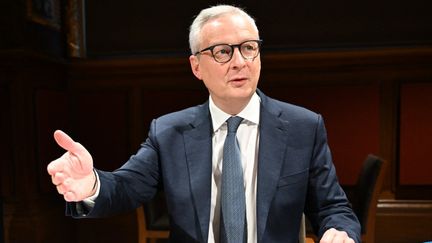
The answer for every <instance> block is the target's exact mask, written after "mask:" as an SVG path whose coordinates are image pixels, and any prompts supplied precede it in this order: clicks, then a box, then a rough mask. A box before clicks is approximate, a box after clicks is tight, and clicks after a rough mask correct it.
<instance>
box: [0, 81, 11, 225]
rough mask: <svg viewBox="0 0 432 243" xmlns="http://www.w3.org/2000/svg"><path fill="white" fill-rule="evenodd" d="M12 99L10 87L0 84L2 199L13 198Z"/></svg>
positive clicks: (0, 186)
mask: <svg viewBox="0 0 432 243" xmlns="http://www.w3.org/2000/svg"><path fill="white" fill-rule="evenodd" d="M10 98H11V97H10V93H9V85H7V84H0V133H1V136H0V156H1V159H0V176H1V177H0V197H7V196H11V194H12V193H13V187H14V184H13V181H14V180H13V177H12V175H13V170H14V168H13V164H14V163H13V149H12V146H13V145H12V143H11V141H12V135H13V134H12V121H11V120H10V117H11V110H10V109H11V104H10ZM0 207H2V206H1V205H0ZM0 216H1V215H0Z"/></svg>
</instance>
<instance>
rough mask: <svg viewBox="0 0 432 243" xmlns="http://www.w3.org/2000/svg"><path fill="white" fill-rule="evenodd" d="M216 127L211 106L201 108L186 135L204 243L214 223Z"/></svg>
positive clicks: (185, 139)
mask: <svg viewBox="0 0 432 243" xmlns="http://www.w3.org/2000/svg"><path fill="white" fill-rule="evenodd" d="M211 134H212V125H211V119H210V113H209V110H208V103H205V104H204V105H203V106H202V107H200V108H199V110H198V112H197V117H196V119H195V120H194V121H193V122H192V123H191V129H189V130H186V131H185V132H184V133H183V136H184V144H185V150H186V160H187V164H188V169H189V179H190V187H191V190H192V203H193V205H194V206H195V213H196V215H197V216H198V220H199V222H193V223H195V224H196V223H199V226H200V227H199V228H200V229H201V232H197V233H201V239H199V240H200V241H202V242H207V238H208V227H209V221H210V203H211V190H210V188H211V172H212V140H211Z"/></svg>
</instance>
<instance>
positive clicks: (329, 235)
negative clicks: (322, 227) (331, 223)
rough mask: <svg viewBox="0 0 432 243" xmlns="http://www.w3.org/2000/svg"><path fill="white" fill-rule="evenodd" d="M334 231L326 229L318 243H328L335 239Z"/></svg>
mask: <svg viewBox="0 0 432 243" xmlns="http://www.w3.org/2000/svg"><path fill="white" fill-rule="evenodd" d="M335 233H336V230H335V229H334V228H331V229H328V230H327V231H326V232H325V233H324V235H323V236H322V237H321V240H320V243H330V242H332V241H333V238H334V237H335Z"/></svg>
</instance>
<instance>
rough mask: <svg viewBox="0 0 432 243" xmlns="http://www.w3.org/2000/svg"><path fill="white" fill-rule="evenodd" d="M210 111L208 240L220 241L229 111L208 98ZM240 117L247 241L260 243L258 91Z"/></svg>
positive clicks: (239, 139) (213, 242)
mask: <svg viewBox="0 0 432 243" xmlns="http://www.w3.org/2000/svg"><path fill="white" fill-rule="evenodd" d="M209 101H210V102H209V108H210V114H211V118H212V123H213V135H212V146H213V155H212V163H213V164H212V186H211V208H210V222H209V224H210V225H209V226H210V227H209V235H208V242H209V243H217V242H219V219H220V193H221V192H220V185H221V175H222V158H223V145H224V142H225V137H226V135H227V125H226V120H227V119H228V118H229V117H231V115H230V114H227V113H225V112H223V111H222V110H221V109H219V108H218V107H217V106H216V105H215V104H214V102H213V100H212V99H211V97H210V99H209ZM237 116H239V117H241V118H243V119H244V120H243V121H242V123H241V124H240V126H239V128H238V130H237V140H238V142H239V145H240V153H241V162H242V167H243V179H244V186H245V196H246V220H247V242H248V243H255V242H257V224H256V191H257V190H256V188H257V181H256V180H257V166H258V163H257V160H258V146H259V144H258V141H259V129H258V125H259V116H260V98H259V96H258V95H257V94H256V93H255V94H254V95H253V96H252V98H251V100H250V101H249V103H248V105H247V106H246V107H245V108H244V109H243V110H242V111H241V112H240V113H239V114H237Z"/></svg>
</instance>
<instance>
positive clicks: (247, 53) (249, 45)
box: [240, 41, 259, 59]
mask: <svg viewBox="0 0 432 243" xmlns="http://www.w3.org/2000/svg"><path fill="white" fill-rule="evenodd" d="M240 52H241V54H242V55H243V57H244V58H248V59H252V58H255V57H256V56H258V53H259V43H258V42H257V41H246V42H244V43H242V44H241V45H240Z"/></svg>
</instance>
